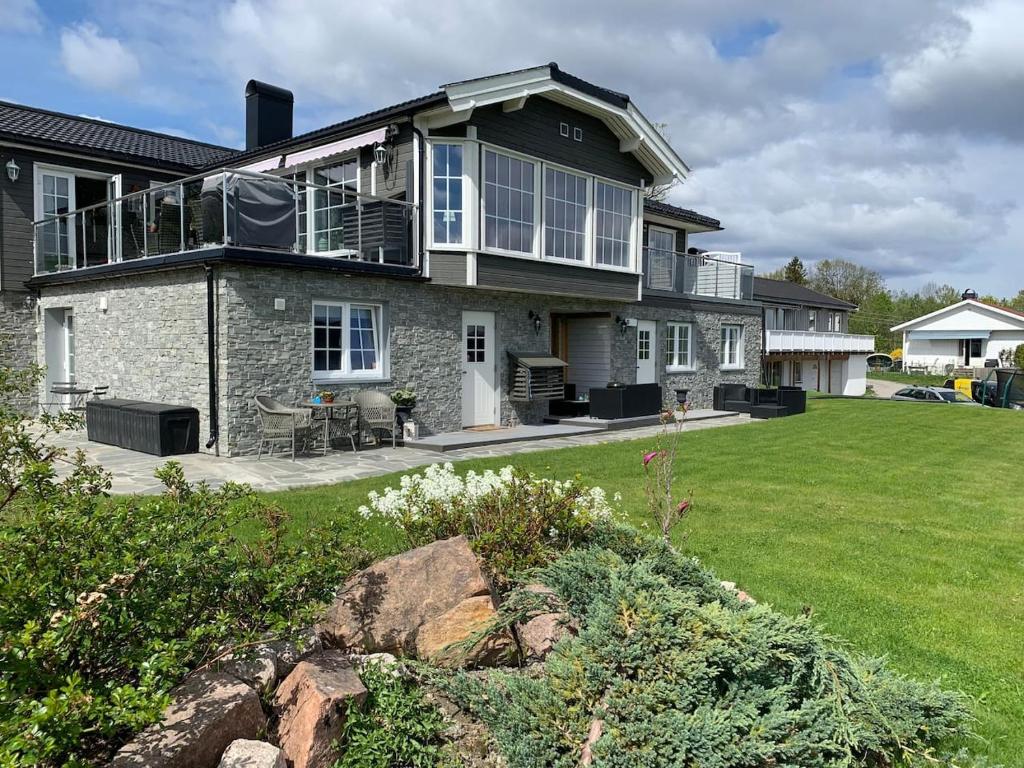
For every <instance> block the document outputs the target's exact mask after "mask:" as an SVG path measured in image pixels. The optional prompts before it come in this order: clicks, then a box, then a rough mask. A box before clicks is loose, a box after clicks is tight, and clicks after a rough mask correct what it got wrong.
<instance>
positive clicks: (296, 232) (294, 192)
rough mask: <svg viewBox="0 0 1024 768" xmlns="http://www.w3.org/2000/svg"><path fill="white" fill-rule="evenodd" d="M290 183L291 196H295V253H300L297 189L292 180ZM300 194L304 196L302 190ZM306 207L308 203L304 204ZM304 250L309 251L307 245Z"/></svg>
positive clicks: (300, 236)
mask: <svg viewBox="0 0 1024 768" xmlns="http://www.w3.org/2000/svg"><path fill="white" fill-rule="evenodd" d="M292 181H293V183H292V194H294V195H295V252H296V253H302V249H301V248H300V247H299V244H300V243H301V242H302V221H301V219H300V217H299V187H298V185H297V184H295V183H294V178H293V180H292ZM302 194H306V191H305V190H303V191H302ZM306 205H307V207H308V205H309V201H307V202H306ZM306 249H307V250H309V248H308V244H307V248H306Z"/></svg>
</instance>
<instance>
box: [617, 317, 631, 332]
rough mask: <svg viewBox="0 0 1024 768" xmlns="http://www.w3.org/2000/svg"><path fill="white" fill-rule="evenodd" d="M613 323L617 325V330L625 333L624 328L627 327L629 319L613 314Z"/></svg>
mask: <svg viewBox="0 0 1024 768" xmlns="http://www.w3.org/2000/svg"><path fill="white" fill-rule="evenodd" d="M615 324H616V325H617V326H619V331H620V332H622V333H625V332H626V329H627V328H629V320H627V319H626V318H624V317H622V316H621V315H616V316H615Z"/></svg>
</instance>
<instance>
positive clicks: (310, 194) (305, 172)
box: [289, 150, 363, 258]
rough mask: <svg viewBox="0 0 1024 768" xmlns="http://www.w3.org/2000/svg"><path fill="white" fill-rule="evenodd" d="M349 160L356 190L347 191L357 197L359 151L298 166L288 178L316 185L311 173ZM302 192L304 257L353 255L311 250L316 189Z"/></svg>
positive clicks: (360, 178)
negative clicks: (304, 206)
mask: <svg viewBox="0 0 1024 768" xmlns="http://www.w3.org/2000/svg"><path fill="white" fill-rule="evenodd" d="M351 160H355V162H356V188H355V190H351V189H350V190H348V192H349V193H350V194H355V195H359V194H361V193H362V191H363V186H362V185H363V169H362V166H361V164H360V159H359V150H355V151H353V152H346V153H344V154H341V155H338V156H337V157H333V158H331V159H330V160H325V158H319V159H317V160H312V161H310V162H308V163H305V164H303V165H301V166H299V167H298V168H295V169H293V170H292V173H291V174H289V177H291V176H292V175H294V177H295V178H297V179H298V180H299V181H303V182H305V183H306V184H316V182H315V181H314V180H313V173H314V172H315V171H316V170H317V169H318V168H329V167H330V166H332V165H341V164H342V163H347V162H349V161H351ZM338 186H340V185H338ZM303 190H304V195H305V198H306V210H305V214H304V218H305V222H304V223H305V226H304V227H303V234H304V235H305V237H306V255H307V256H322V257H324V258H332V257H333V258H337V257H339V256H351V255H352V254H354V253H355V252H354V251H352V250H350V249H348V248H336V249H334V250H329V251H317V250H313V249H312V248H311V246H312V244H313V237H314V229H315V227H314V221H315V216H316V211H315V208H314V205H313V202H314V200H315V199H316V197H315V196H316V192H317V189H316V188H314V187H309V186H307V187H303ZM339 193H340V189H339Z"/></svg>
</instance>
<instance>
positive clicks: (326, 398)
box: [317, 389, 334, 404]
mask: <svg viewBox="0 0 1024 768" xmlns="http://www.w3.org/2000/svg"><path fill="white" fill-rule="evenodd" d="M317 397H319V398H320V402H321V403H327V404H330V403H333V402H334V393H333V392H330V391H328V390H326V389H325V390H322V391H321V392H318V393H317Z"/></svg>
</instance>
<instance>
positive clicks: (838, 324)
mask: <svg viewBox="0 0 1024 768" xmlns="http://www.w3.org/2000/svg"><path fill="white" fill-rule="evenodd" d="M828 329H829V330H830V331H832V332H834V333H842V332H843V313H842V312H829V313H828Z"/></svg>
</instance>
